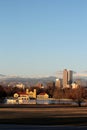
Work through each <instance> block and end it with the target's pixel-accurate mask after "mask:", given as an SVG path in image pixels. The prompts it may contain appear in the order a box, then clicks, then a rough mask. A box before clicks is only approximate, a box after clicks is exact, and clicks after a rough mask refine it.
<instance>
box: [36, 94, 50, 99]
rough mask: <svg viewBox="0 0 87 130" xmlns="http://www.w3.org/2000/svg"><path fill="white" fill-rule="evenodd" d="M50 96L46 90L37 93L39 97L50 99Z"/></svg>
mask: <svg viewBox="0 0 87 130" xmlns="http://www.w3.org/2000/svg"><path fill="white" fill-rule="evenodd" d="M48 98H49V95H48V94H47V93H45V92H43V93H40V94H38V95H37V99H48Z"/></svg>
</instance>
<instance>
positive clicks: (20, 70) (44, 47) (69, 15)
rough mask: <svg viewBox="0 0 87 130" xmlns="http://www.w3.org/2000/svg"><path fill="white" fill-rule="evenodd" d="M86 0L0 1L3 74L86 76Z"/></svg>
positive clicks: (0, 48)
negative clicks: (68, 73) (69, 72)
mask: <svg viewBox="0 0 87 130" xmlns="http://www.w3.org/2000/svg"><path fill="white" fill-rule="evenodd" d="M86 5H87V1H86V0H71V1H70V0H66V1H65V0H37V1H36V0H15V1H12V0H8V1H7V0H3V1H2V0H0V17H1V20H0V23H1V24H0V73H1V74H4V75H18V76H20V75H24V76H29V77H32V76H33V77H37V76H50V75H51V76H52V75H55V76H58V74H57V73H58V71H59V70H64V69H65V68H67V69H68V70H73V71H75V72H77V73H78V72H79V74H80V73H81V74H83V76H87V61H86V55H87V38H86V33H87V26H86V25H87V18H86V15H87V7H86Z"/></svg>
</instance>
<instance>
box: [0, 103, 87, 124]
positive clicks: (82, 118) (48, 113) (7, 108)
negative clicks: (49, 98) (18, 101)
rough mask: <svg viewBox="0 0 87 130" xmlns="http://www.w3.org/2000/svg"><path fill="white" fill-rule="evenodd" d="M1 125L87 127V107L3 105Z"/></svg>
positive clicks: (0, 114) (0, 115)
mask: <svg viewBox="0 0 87 130" xmlns="http://www.w3.org/2000/svg"><path fill="white" fill-rule="evenodd" d="M0 123H1V124H3V123H4V124H28V125H87V107H71V106H64V105H63V106H59V105H4V106H3V105H1V106H0Z"/></svg>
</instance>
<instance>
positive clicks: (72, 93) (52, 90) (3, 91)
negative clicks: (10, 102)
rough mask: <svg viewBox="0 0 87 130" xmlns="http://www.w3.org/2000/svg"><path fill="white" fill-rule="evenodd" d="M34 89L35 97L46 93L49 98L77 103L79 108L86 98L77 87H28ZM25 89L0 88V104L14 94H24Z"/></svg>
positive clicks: (83, 92)
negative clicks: (71, 100)
mask: <svg viewBox="0 0 87 130" xmlns="http://www.w3.org/2000/svg"><path fill="white" fill-rule="evenodd" d="M34 89H36V92H37V95H38V94H40V93H43V92H46V93H47V94H48V95H49V97H51V98H56V99H62V98H63V99H64V98H68V99H73V100H74V101H75V102H77V103H78V105H79V106H81V103H82V102H83V101H84V99H86V98H87V91H86V89H85V88H84V87H81V86H79V87H78V88H77V89H71V88H70V89H58V88H56V87H55V86H54V85H53V86H47V87H45V88H40V87H30V88H29V90H32V91H33V90H34ZM25 90H26V88H25V89H20V88H17V87H11V86H10V87H3V86H0V102H2V101H3V99H4V98H5V97H12V96H13V94H14V93H16V92H25Z"/></svg>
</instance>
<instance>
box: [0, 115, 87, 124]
mask: <svg viewBox="0 0 87 130" xmlns="http://www.w3.org/2000/svg"><path fill="white" fill-rule="evenodd" d="M0 124H23V125H24V124H26V125H86V126H87V117H81V118H80V117H74V118H71V117H70V118H16V119H0Z"/></svg>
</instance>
